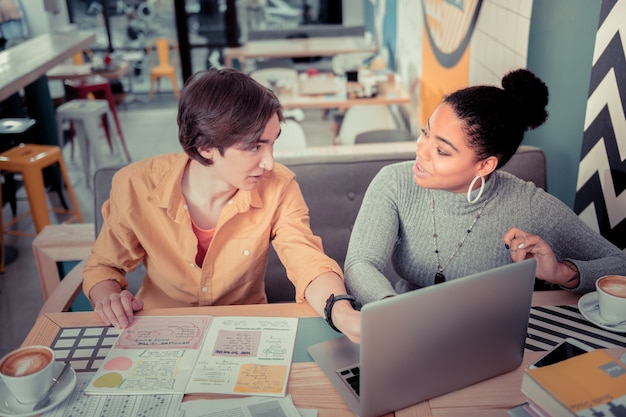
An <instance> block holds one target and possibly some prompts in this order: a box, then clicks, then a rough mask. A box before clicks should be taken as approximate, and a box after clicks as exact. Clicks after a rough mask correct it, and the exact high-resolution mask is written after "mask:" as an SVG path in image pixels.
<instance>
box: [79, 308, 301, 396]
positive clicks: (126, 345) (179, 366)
mask: <svg viewBox="0 0 626 417" xmlns="http://www.w3.org/2000/svg"><path fill="white" fill-rule="evenodd" d="M297 327H298V319H297V318H282V317H233V316H229V317H214V316H166V317H143V316H139V317H136V318H135V320H134V322H133V324H132V325H131V326H130V327H128V328H127V329H124V330H123V331H122V332H121V334H120V335H119V337H118V339H117V341H116V342H115V344H114V345H113V347H112V348H111V350H110V351H109V352H108V354H107V356H106V358H105V359H104V360H103V362H102V366H101V367H100V369H98V371H97V372H96V374H95V375H94V377H93V379H92V380H91V382H90V383H89V386H88V387H87V388H86V390H85V392H86V393H87V394H107V395H114V394H124V395H128V394H147V393H155V394H156V393H159V394H172V393H183V394H192V393H219V394H235V395H264V396H285V393H286V388H287V379H288V376H289V370H290V368H291V361H292V357H293V350H294V345H295V339H296V331H297Z"/></svg>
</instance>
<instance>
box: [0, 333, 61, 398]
mask: <svg viewBox="0 0 626 417" xmlns="http://www.w3.org/2000/svg"><path fill="white" fill-rule="evenodd" d="M52 378H54V351H53V350H52V349H50V348H49V347H48V346H39V345H34V346H24V347H21V348H18V349H16V350H14V351H12V352H9V353H7V354H6V355H5V356H4V357H3V358H2V359H1V360H0V379H2V381H3V382H4V385H6V387H7V389H8V390H9V392H10V393H11V394H13V395H14V396H15V398H16V399H17V401H18V402H20V403H22V404H34V403H36V402H37V401H39V400H41V399H42V398H43V397H44V396H45V395H46V394H47V392H48V388H50V384H52Z"/></svg>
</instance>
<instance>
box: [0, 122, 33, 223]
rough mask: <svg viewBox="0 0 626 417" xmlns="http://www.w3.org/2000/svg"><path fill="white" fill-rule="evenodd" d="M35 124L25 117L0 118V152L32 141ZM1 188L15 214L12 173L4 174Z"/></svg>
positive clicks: (14, 188)
mask: <svg viewBox="0 0 626 417" xmlns="http://www.w3.org/2000/svg"><path fill="white" fill-rule="evenodd" d="M35 124H36V122H35V120H34V119H29V118H25V117H18V118H6V119H0V152H4V151H7V150H9V149H11V148H13V147H14V146H16V145H18V144H20V143H24V142H33V140H32V139H31V138H30V135H31V134H32V127H33V126H35ZM3 190H4V193H5V195H3V198H4V197H6V199H7V200H8V202H9V204H10V206H11V213H13V216H15V215H16V214H17V198H16V197H15V193H16V192H17V186H16V184H15V178H14V175H13V173H5V174H4V185H3ZM2 204H3V205H4V203H2ZM0 208H1V207H0Z"/></svg>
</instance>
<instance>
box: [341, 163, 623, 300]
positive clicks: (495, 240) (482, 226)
mask: <svg viewBox="0 0 626 417" xmlns="http://www.w3.org/2000/svg"><path fill="white" fill-rule="evenodd" d="M412 168H413V162H412V161H411V162H401V163H397V164H393V165H389V166H387V167H385V168H383V169H382V170H381V171H380V172H379V173H378V175H377V176H376V177H375V178H374V179H373V180H372V183H371V184H370V186H369V188H368V190H367V192H366V194H365V198H364V200H363V204H362V206H361V209H360V211H359V214H358V216H357V219H356V223H355V225H354V229H353V231H352V234H351V237H350V243H349V245H348V253H347V257H346V262H345V281H346V286H347V288H348V291H349V292H350V293H351V294H353V295H354V296H356V297H357V298H358V299H359V300H360V301H361V302H363V303H367V302H370V301H374V300H378V299H381V298H384V297H386V296H389V295H394V294H397V293H400V292H405V291H408V290H411V289H416V288H420V287H424V286H428V285H431V284H433V282H434V278H435V273H436V272H437V258H436V254H435V242H434V239H433V214H432V199H433V198H434V200H435V216H436V225H437V234H438V247H439V257H440V259H441V265H442V266H443V267H445V270H444V272H443V273H444V275H445V276H446V280H452V279H456V278H460V277H464V276H467V275H470V274H473V273H476V272H480V271H483V270H487V269H491V268H495V267H498V266H501V265H506V264H509V263H511V262H512V260H511V256H510V253H509V251H508V250H507V249H506V248H505V247H504V242H503V241H502V237H503V235H504V233H505V232H506V231H507V230H508V229H509V228H510V227H512V226H517V227H519V228H521V229H522V230H525V231H527V232H528V233H532V234H536V235H539V236H541V237H542V238H543V239H544V240H545V241H546V242H548V243H549V244H550V245H551V246H552V250H553V251H554V254H555V255H556V258H557V259H558V260H559V261H562V260H565V259H567V260H570V261H572V262H573V263H574V264H576V266H577V267H578V269H579V271H580V277H581V279H580V285H579V286H578V287H577V288H575V289H574V291H577V292H589V291H593V290H595V288H594V282H595V280H596V279H597V278H598V277H600V276H602V275H607V274H620V275H626V253H624V252H622V251H621V250H620V249H619V248H617V247H616V246H615V245H613V244H611V243H610V242H609V241H607V240H606V239H605V238H604V237H602V236H601V235H600V234H599V233H597V232H596V231H594V230H592V229H591V228H590V227H588V226H587V225H586V224H585V223H584V222H583V221H582V220H580V219H579V217H578V216H577V215H576V214H575V213H574V212H573V211H572V210H570V209H569V207H567V206H566V205H565V204H563V203H562V202H561V201H560V200H558V199H557V198H555V197H554V196H552V195H550V194H548V193H546V192H544V191H543V190H542V189H540V188H537V187H536V186H535V185H534V184H533V183H531V182H526V181H523V180H521V179H519V178H517V177H515V176H513V175H511V174H509V173H507V172H503V171H500V170H498V171H496V172H494V173H493V174H492V175H491V177H490V178H489V180H488V181H487V182H486V184H485V189H484V192H483V195H482V197H481V198H480V200H479V201H478V202H477V203H475V204H470V203H468V202H467V197H466V193H453V192H449V191H443V190H428V189H425V188H422V187H419V186H417V185H416V184H415V182H414V181H413V171H412ZM475 195H476V192H474V194H472V196H475ZM485 199H487V200H488V203H487V205H486V206H485V208H484V210H483V212H482V215H481V216H480V218H479V219H478V221H477V222H476V224H475V226H474V228H473V230H472V231H471V233H470V234H469V235H468V236H467V239H466V240H465V242H464V244H463V246H462V247H461V248H460V250H459V251H458V252H457V254H456V256H455V257H454V258H453V259H452V260H451V261H450V263H449V265H447V266H446V264H447V263H448V259H449V258H450V255H451V254H452V253H453V252H454V249H455V248H456V246H457V245H458V244H459V242H460V241H461V240H462V239H463V236H464V235H466V234H467V229H468V228H469V227H470V225H471V224H472V221H473V220H474V218H475V217H476V214H477V213H478V211H479V210H480V208H481V206H482V204H483V202H484V201H485ZM388 260H391V262H392V265H393V268H394V270H395V271H396V273H397V274H398V275H399V276H400V277H401V278H402V279H401V280H400V281H398V282H397V283H396V284H395V287H394V286H393V285H392V284H391V283H390V281H389V280H388V279H387V278H386V277H385V275H383V272H382V271H384V270H385V266H386V264H387V263H388Z"/></svg>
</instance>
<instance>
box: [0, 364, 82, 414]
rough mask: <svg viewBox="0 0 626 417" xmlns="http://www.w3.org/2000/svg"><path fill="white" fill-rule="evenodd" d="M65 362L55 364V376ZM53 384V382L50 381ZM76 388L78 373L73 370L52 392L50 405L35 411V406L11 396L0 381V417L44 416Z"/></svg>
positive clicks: (70, 370)
mask: <svg viewBox="0 0 626 417" xmlns="http://www.w3.org/2000/svg"><path fill="white" fill-rule="evenodd" d="M63 365H64V363H63V362H56V363H55V364H54V374H55V375H58V374H59V373H61V369H63ZM50 383H52V381H50ZM75 386H76V372H74V370H73V369H72V368H70V369H69V372H68V373H66V374H65V375H64V376H63V378H61V380H60V381H59V386H58V387H56V388H55V389H54V391H52V395H51V396H50V403H49V404H48V405H47V406H45V407H43V408H40V409H39V410H33V406H34V404H28V405H24V404H21V403H19V402H17V400H16V399H15V398H14V397H13V395H11V393H10V392H9V389H8V388H7V387H6V385H4V382H2V381H1V380H0V416H3V417H29V416H34V415H38V414H43V413H45V412H46V411H48V410H51V409H53V408H54V407H56V406H57V405H59V404H60V403H61V401H63V400H65V399H66V398H67V397H68V396H69V395H70V394H71V393H72V391H74V387H75Z"/></svg>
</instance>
